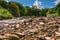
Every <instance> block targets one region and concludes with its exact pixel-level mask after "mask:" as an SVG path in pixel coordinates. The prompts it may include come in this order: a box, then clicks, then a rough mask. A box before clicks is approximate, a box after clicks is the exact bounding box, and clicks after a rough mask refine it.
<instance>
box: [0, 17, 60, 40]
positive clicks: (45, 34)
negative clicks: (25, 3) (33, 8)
mask: <svg viewBox="0 0 60 40" xmlns="http://www.w3.org/2000/svg"><path fill="white" fill-rule="evenodd" d="M0 40H60V17H20V18H16V19H8V20H0Z"/></svg>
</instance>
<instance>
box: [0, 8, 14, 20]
mask: <svg viewBox="0 0 60 40" xmlns="http://www.w3.org/2000/svg"><path fill="white" fill-rule="evenodd" d="M12 17H13V16H12V15H11V14H10V13H9V11H8V10H6V9H4V8H2V7H0V19H7V18H12Z"/></svg>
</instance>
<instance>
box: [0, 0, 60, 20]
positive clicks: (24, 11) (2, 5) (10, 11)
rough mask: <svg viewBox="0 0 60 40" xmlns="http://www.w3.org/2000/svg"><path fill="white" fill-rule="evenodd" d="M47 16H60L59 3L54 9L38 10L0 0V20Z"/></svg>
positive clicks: (33, 7)
mask: <svg viewBox="0 0 60 40" xmlns="http://www.w3.org/2000/svg"><path fill="white" fill-rule="evenodd" d="M49 14H51V15H52V16H54V17H55V16H59V15H60V2H59V3H58V4H57V5H56V6H55V7H54V8H44V9H43V8H42V9H38V8H36V7H35V6H32V7H29V6H23V5H22V4H20V3H18V2H15V1H11V2H6V1H5V0H0V19H8V18H13V17H20V16H47V15H49Z"/></svg>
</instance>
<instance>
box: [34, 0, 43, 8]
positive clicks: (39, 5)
mask: <svg viewBox="0 0 60 40" xmlns="http://www.w3.org/2000/svg"><path fill="white" fill-rule="evenodd" d="M41 5H42V2H40V1H38V0H36V1H35V3H34V6H36V7H37V8H41Z"/></svg>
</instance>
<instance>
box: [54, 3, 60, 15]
mask: <svg viewBox="0 0 60 40" xmlns="http://www.w3.org/2000/svg"><path fill="white" fill-rule="evenodd" d="M55 10H56V12H57V13H58V14H59V15H60V2H59V3H58V4H57V5H56V7H55Z"/></svg>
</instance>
